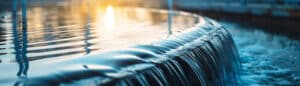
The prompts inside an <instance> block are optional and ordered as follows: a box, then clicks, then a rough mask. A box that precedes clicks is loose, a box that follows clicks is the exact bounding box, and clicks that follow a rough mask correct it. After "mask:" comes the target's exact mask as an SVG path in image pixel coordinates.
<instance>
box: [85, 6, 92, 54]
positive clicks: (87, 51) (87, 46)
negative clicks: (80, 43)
mask: <svg viewBox="0 0 300 86" xmlns="http://www.w3.org/2000/svg"><path fill="white" fill-rule="evenodd" d="M90 5H91V4H90V0H87V6H88V7H87V24H86V28H85V36H84V37H85V40H84V43H85V46H84V49H85V52H86V54H89V53H90V52H91V50H90V49H89V46H90V44H89V42H88V40H89V38H90V37H89V35H90V28H91V26H90V24H91V18H90V9H91V7H90Z"/></svg>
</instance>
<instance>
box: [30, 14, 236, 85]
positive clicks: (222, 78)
mask: <svg viewBox="0 0 300 86" xmlns="http://www.w3.org/2000/svg"><path fill="white" fill-rule="evenodd" d="M199 22H202V23H203V22H205V23H203V24H199V25H198V26H196V27H195V28H192V29H189V30H188V31H185V32H183V33H182V34H180V35H177V36H171V37H169V38H168V39H165V40H162V41H159V42H154V43H152V44H148V45H136V46H133V47H131V48H128V49H125V50H120V51H113V52H106V53H102V54H96V55H87V56H85V57H83V58H78V59H73V60H69V61H65V62H58V63H55V64H49V66H48V67H49V68H52V69H50V70H49V71H47V72H45V73H40V74H39V75H36V76H34V77H32V78H29V80H27V82H25V83H24V85H28V86H35V85H105V86H106V85H109V86H110V85H115V86H135V85H136V86H190V85H195V86H198V85H203V86H223V85H238V84H239V83H240V78H239V71H240V62H239V56H238V53H237V50H236V48H235V45H234V43H233V40H232V38H231V35H230V33H228V31H226V29H225V28H224V27H222V26H221V25H219V24H217V23H216V22H215V21H213V20H211V19H209V18H203V21H199ZM51 71H52V72H51ZM53 71H55V72H54V73H53Z"/></svg>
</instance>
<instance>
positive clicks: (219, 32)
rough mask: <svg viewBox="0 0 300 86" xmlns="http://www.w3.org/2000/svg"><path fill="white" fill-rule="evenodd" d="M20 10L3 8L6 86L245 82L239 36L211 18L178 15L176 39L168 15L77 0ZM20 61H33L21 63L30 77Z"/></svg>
mask: <svg viewBox="0 0 300 86" xmlns="http://www.w3.org/2000/svg"><path fill="white" fill-rule="evenodd" d="M73 1H74V2H73ZM91 4H94V5H95V6H87V5H91ZM16 5H18V4H14V5H13V8H12V9H13V10H4V11H1V16H2V19H1V28H0V31H1V34H0V35H1V40H0V44H1V45H0V47H1V50H0V53H1V54H0V60H1V62H2V63H1V65H0V68H1V69H5V71H0V72H1V73H0V74H1V77H0V84H5V85H12V83H14V84H15V85H29V86H37V85H51V86H52V85H99V84H101V85H120V86H124V85H129V86H132V85H137V86H140V85H142V86H149V85H154V86H156V85H170V86H190V85H208V86H211V85H212V86H215V85H218V86H219V85H221V86H222V85H238V84H241V81H240V76H239V74H240V68H241V65H240V60H239V58H238V57H239V55H238V53H237V49H236V47H235V45H234V42H233V39H232V38H231V35H230V34H229V33H228V31H226V29H225V28H224V27H222V26H220V25H219V24H217V23H216V22H214V21H213V20H210V19H209V18H203V17H200V16H197V15H192V14H189V13H185V12H177V11H173V12H172V13H171V14H172V16H169V20H171V21H172V24H171V25H172V35H171V36H169V31H168V25H169V27H170V24H168V23H167V21H168V12H167V11H161V10H155V9H144V8H132V7H128V8H125V7H124V8H123V7H114V6H112V5H106V6H98V5H96V2H94V3H93V2H80V1H76V0H71V1H70V2H61V3H57V4H52V5H47V4H46V5H43V4H42V5H32V6H31V5H30V4H29V7H28V9H27V10H26V9H24V8H18V7H17V6H16ZM20 9H22V11H20ZM26 12H27V15H24V13H25V14H26ZM26 17H27V18H26ZM170 17H171V18H172V19H170ZM25 21H26V22H25ZM196 24H197V25H196ZM192 27H193V28H192ZM18 38H20V39H18ZM133 45H136V46H134V47H130V48H127V47H129V46H133ZM112 50H118V51H112ZM104 51H112V52H104ZM99 53H101V54H99ZM19 54H21V55H19ZM87 54H88V55H87ZM18 56H20V57H18ZM18 58H22V59H21V60H18ZM26 59H29V60H30V61H26ZM16 60H17V62H18V63H19V64H20V63H23V62H27V63H30V65H28V64H27V65H26V66H29V69H28V70H27V69H26V67H25V69H23V68H21V66H19V67H20V69H21V71H26V72H27V73H24V74H25V75H26V74H27V78H24V79H23V78H21V79H17V78H16V75H17V74H16V73H17V72H16V71H18V70H17V67H18V66H16V64H17V63H15V61H16ZM22 66H23V65H22ZM27 68H28V67H27ZM18 75H19V74H18Z"/></svg>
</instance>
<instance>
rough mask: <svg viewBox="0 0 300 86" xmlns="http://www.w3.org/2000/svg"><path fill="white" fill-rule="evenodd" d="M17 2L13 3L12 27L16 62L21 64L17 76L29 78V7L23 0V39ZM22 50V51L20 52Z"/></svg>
mask: <svg viewBox="0 0 300 86" xmlns="http://www.w3.org/2000/svg"><path fill="white" fill-rule="evenodd" d="M17 4H18V2H17V0H14V2H13V5H12V6H13V12H12V16H13V17H12V18H13V21H12V23H13V24H12V25H13V26H12V27H13V36H14V37H13V41H14V43H13V44H14V50H15V53H16V54H15V55H16V60H17V62H18V64H19V71H18V73H17V76H19V77H21V76H25V77H26V76H27V71H28V68H29V62H28V59H27V56H26V54H27V12H26V11H27V9H26V8H27V7H26V0H22V37H20V36H19V34H20V33H19V32H20V31H18V19H17V18H18V15H17V10H18V8H17ZM19 38H22V42H20V39H19ZM20 49H21V50H20Z"/></svg>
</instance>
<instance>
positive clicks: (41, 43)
mask: <svg viewBox="0 0 300 86" xmlns="http://www.w3.org/2000/svg"><path fill="white" fill-rule="evenodd" d="M91 3H93V2H90V3H88V2H81V1H74V2H65V3H57V4H51V5H42V6H28V7H29V8H27V26H28V27H27V30H28V31H27V33H25V34H27V36H28V38H27V39H28V42H26V44H27V45H28V48H27V53H26V54H27V56H28V58H29V60H39V59H45V58H53V57H56V58H62V59H65V58H67V57H80V56H84V55H86V54H90V53H99V52H104V51H111V50H117V49H122V48H126V47H129V46H133V45H135V44H145V43H150V42H152V41H157V40H160V39H164V38H167V37H168V25H167V16H168V15H167V13H166V12H160V11H156V10H154V9H143V8H130V7H127V8H126V7H115V6H112V5H105V6H98V5H97V6H95V4H94V5H91V6H88V4H91ZM19 9H21V8H19ZM0 14H1V23H0V36H1V38H0V60H1V61H0V62H1V63H10V62H14V61H15V50H14V46H16V45H14V44H13V39H14V38H16V37H15V36H14V35H13V29H12V22H13V18H12V17H11V16H12V10H6V11H1V12H0ZM21 14H22V13H21V11H20V10H19V11H18V14H17V15H18V16H19V17H18V18H17V20H16V22H17V25H18V27H17V28H19V30H18V31H19V35H22V34H24V33H22V25H21V22H22V19H21ZM178 14H179V13H176V12H175V13H174V16H173V23H174V24H173V27H174V28H173V32H174V33H175V34H176V33H178V32H180V31H182V30H183V29H184V28H188V27H192V26H193V25H194V24H195V23H197V22H198V19H197V18H196V17H195V16H192V15H190V14H186V15H185V14H184V15H178ZM20 41H21V43H22V40H21V39H20Z"/></svg>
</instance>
